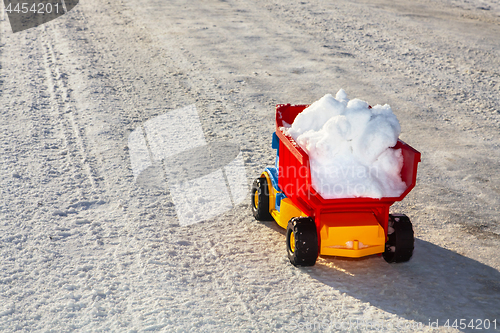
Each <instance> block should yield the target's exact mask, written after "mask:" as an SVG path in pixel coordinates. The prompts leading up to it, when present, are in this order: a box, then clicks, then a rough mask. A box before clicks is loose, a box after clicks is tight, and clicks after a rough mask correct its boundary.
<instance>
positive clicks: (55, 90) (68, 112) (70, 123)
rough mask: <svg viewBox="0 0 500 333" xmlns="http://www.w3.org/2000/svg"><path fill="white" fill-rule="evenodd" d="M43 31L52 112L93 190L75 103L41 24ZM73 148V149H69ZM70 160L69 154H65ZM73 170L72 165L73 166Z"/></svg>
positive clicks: (91, 169) (94, 180) (91, 170)
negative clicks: (76, 120)
mask: <svg viewBox="0 0 500 333" xmlns="http://www.w3.org/2000/svg"><path fill="white" fill-rule="evenodd" d="M42 28H43V33H42V34H41V35H40V36H41V38H40V44H41V46H42V51H43V55H42V57H43V61H44V67H45V73H46V82H47V85H48V90H49V93H50V103H51V108H52V111H53V114H54V117H56V118H57V119H58V121H59V127H60V130H61V131H62V132H64V136H63V137H64V141H65V147H66V148H68V149H70V148H71V147H70V143H69V142H70V141H73V140H74V141H76V147H77V154H78V155H80V161H81V162H80V163H81V164H82V165H83V168H84V170H85V173H86V175H87V179H88V181H89V182H90V185H91V186H92V188H93V191H95V190H96V188H97V187H99V181H98V175H97V170H96V169H95V168H94V167H93V166H92V164H91V163H90V160H91V158H90V156H89V153H88V148H87V147H88V144H87V143H86V142H85V138H84V136H83V135H82V134H81V130H80V128H79V125H78V124H77V123H76V122H75V117H74V114H73V109H74V108H75V105H74V104H73V105H70V93H69V91H68V88H67V85H66V82H65V81H64V80H63V75H62V73H61V68H60V65H59V64H58V63H59V59H58V58H57V57H56V55H55V52H54V44H53V42H52V41H51V37H50V34H51V33H50V32H49V29H48V28H47V26H46V25H43V26H42ZM63 61H64V60H63ZM70 150H73V149H70ZM66 156H67V157H68V159H69V160H70V161H69V162H72V161H71V157H70V155H66ZM73 170H74V167H73Z"/></svg>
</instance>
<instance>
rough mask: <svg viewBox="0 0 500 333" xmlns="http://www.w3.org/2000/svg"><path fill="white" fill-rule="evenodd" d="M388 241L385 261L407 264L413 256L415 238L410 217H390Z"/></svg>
mask: <svg viewBox="0 0 500 333" xmlns="http://www.w3.org/2000/svg"><path fill="white" fill-rule="evenodd" d="M387 236H388V240H387V243H386V244H385V252H384V253H383V256H384V259H385V261H387V262H389V263H393V262H405V261H408V260H410V258H411V256H412V255H413V248H414V244H415V237H414V233H413V227H412V225H411V221H410V219H409V218H408V216H406V215H403V214H395V215H389V227H388V231H387Z"/></svg>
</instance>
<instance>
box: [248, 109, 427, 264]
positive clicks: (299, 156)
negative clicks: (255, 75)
mask: <svg viewBox="0 0 500 333" xmlns="http://www.w3.org/2000/svg"><path fill="white" fill-rule="evenodd" d="M307 106H308V105H290V104H280V105H277V106H276V132H275V133H274V134H273V140H272V147H273V148H274V149H276V150H277V156H276V163H275V166H274V167H268V168H266V169H265V170H264V172H263V173H262V174H261V176H260V177H259V178H257V179H256V180H255V181H254V182H253V185H252V192H251V200H252V202H251V207H252V211H253V215H254V217H255V218H256V219H257V220H261V221H266V220H273V219H274V220H275V221H276V223H278V225H280V226H281V227H283V228H285V229H286V249H287V253H288V258H289V259H290V262H291V263H292V264H293V265H295V266H312V265H314V264H315V263H316V259H317V257H318V255H327V256H342V257H351V258H359V257H364V256H369V255H374V254H382V256H383V257H384V259H385V260H386V261H387V262H390V263H393V262H405V261H408V260H410V258H411V256H412V254H413V248H414V234H413V228H412V224H411V221H410V219H409V218H408V217H407V216H406V215H403V214H389V208H390V206H391V205H392V204H393V203H394V202H396V201H401V200H403V198H404V197H405V196H406V195H407V194H408V193H409V192H410V191H411V190H412V189H413V187H414V186H415V181H416V177H417V166H418V163H419V162H420V153H419V152H418V151H416V150H415V149H413V148H412V147H410V146H409V145H408V144H406V143H404V142H403V141H401V140H398V142H397V144H396V145H395V146H394V147H393V148H392V149H401V151H402V155H403V167H402V169H401V179H402V180H403V182H404V183H405V184H406V186H407V187H406V190H405V191H404V192H403V193H402V194H401V195H400V196H399V197H382V198H381V199H374V198H367V197H358V198H338V199H337V198H336V199H324V198H323V197H322V196H321V195H320V194H319V193H318V192H317V191H316V190H315V189H314V188H313V186H312V185H311V168H310V164H309V156H308V155H307V153H306V152H305V151H304V150H303V149H302V148H301V147H300V146H299V145H298V144H297V143H296V142H295V141H294V139H293V138H292V137H291V136H289V135H288V134H286V131H285V129H284V128H285V126H289V124H292V123H293V121H294V119H295V117H296V116H297V115H298V114H299V113H300V112H302V111H303V110H304V109H305V108H306V107H307Z"/></svg>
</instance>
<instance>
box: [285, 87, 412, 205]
mask: <svg viewBox="0 0 500 333" xmlns="http://www.w3.org/2000/svg"><path fill="white" fill-rule="evenodd" d="M400 132H401V127H400V125H399V121H398V119H397V118H396V116H395V115H394V113H393V112H392V110H391V107H390V106H389V105H387V104H386V105H383V106H382V105H376V106H374V107H373V108H370V106H369V105H368V103H366V102H365V101H362V100H359V99H353V100H348V99H347V95H346V93H345V91H344V90H343V89H341V90H339V92H338V93H337V95H336V97H335V98H334V97H333V96H332V95H330V94H327V95H325V96H323V97H322V98H321V99H320V100H318V101H316V102H314V103H313V104H311V105H310V106H309V107H308V108H306V109H305V110H304V111H302V112H301V113H300V114H299V115H298V116H297V117H296V118H295V121H294V122H293V124H292V126H291V127H290V128H289V129H288V133H289V134H290V135H291V136H292V137H293V139H294V140H295V141H296V142H297V143H298V144H299V145H300V147H302V149H304V150H305V151H306V152H307V154H308V155H309V158H310V165H311V181H312V186H313V187H314V189H315V190H316V191H318V192H319V193H320V194H321V196H322V197H323V198H325V199H333V198H353V197H371V198H381V197H397V196H399V195H401V194H402V193H403V192H404V190H405V189H406V184H405V183H404V182H403V181H402V180H401V167H402V166H403V156H402V154H401V149H392V148H391V147H393V146H394V145H395V144H396V143H397V140H398V137H399V134H400Z"/></svg>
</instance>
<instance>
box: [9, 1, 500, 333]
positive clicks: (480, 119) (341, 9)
mask: <svg viewBox="0 0 500 333" xmlns="http://www.w3.org/2000/svg"><path fill="white" fill-rule="evenodd" d="M0 19H1V21H0V66H1V67H0V68H1V72H0V117H1V119H0V137H1V140H0V160H1V162H0V189H1V196H0V254H1V255H0V330H1V331H5V332H14V331H20V332H69V331H82V332H86V331H96V332H97V331H99V332H100V331H112V332H144V331H159V332H204V331H208V332H240V331H248V332H252V331H257V332H259V331H260V332H271V331H290V332H296V331H321V332H323V331H326V332H328V331H339V330H340V331H355V332H357V331H362V332H364V331H377V330H379V331H380V330H382V331H388V332H401V331H419V332H420V331H432V332H437V331H454V330H455V329H453V328H445V327H443V324H445V323H446V320H447V319H449V320H450V321H449V325H450V326H451V325H452V324H453V322H454V321H455V319H457V320H458V321H457V322H456V323H455V324H456V325H458V326H460V319H464V320H463V321H462V323H466V326H467V327H466V328H465V329H464V331H471V332H473V331H476V330H475V329H472V328H471V327H470V326H468V325H469V324H470V323H471V322H470V321H471V320H474V321H473V324H474V326H475V328H483V331H484V323H485V322H484V321H485V320H489V323H490V330H492V331H495V330H494V329H493V325H494V320H496V324H497V328H496V331H500V310H499V309H500V272H499V270H500V257H499V256H498V251H499V249H500V225H499V215H498V208H497V207H498V206H499V201H500V200H499V196H500V177H499V175H498V170H499V166H498V165H499V161H500V139H499V126H500V70H499V68H500V42H499V38H498V37H499V36H500V4H499V2H498V1H494V0H489V1H482V0H444V1H437V0H415V1H411V2H410V1H400V0H397V1H394V0H391V1H389V0H370V1H368V0H354V1H351V0H340V1H324V0H286V1H285V0H254V1H251V2H250V1H242V0H224V1H219V0H204V1H181V0H172V1H168V2H167V1H155V0H144V1H132V0H123V1H119V2H114V1H110V2H107V1H104V2H102V1H97V0H81V1H80V3H79V4H78V5H77V7H76V8H75V9H73V10H72V11H71V12H69V13H68V14H67V15H64V16H63V17H61V18H59V19H57V20H55V21H52V22H49V23H47V24H45V25H43V26H40V27H37V28H33V29H30V30H26V31H22V32H19V33H16V34H12V32H11V30H10V26H9V23H8V20H7V17H6V15H5V13H4V12H1V13H0ZM340 88H344V89H345V90H346V91H348V92H349V94H350V95H351V96H356V97H359V98H361V99H363V100H366V101H370V103H372V104H382V105H383V104H385V103H388V104H390V105H391V107H392V109H393V111H394V113H395V114H396V115H397V117H398V119H399V121H400V123H401V128H402V133H401V139H402V140H404V141H406V142H408V143H409V144H410V145H412V146H413V147H415V148H416V149H418V150H419V151H420V152H421V153H422V162H421V163H420V166H419V174H418V181H417V186H416V187H415V189H414V190H413V191H412V192H411V193H410V194H409V195H408V196H407V197H406V198H405V200H404V201H403V202H401V203H397V204H396V205H394V207H393V211H394V212H401V213H405V214H407V215H409V216H410V218H411V219H412V221H413V223H414V229H415V233H416V236H417V241H416V244H415V253H414V257H413V258H412V260H411V261H410V262H408V263H405V264H399V265H389V264H387V263H385V262H384V260H383V259H382V258H380V257H377V256H374V257H368V258H363V259H357V260H352V259H342V258H329V257H322V258H319V259H318V262H317V264H316V266H314V267H311V268H296V267H293V266H292V265H290V263H289V262H288V259H287V257H286V252H285V245H284V238H285V237H284V234H283V231H282V230H281V229H280V228H279V227H277V226H276V225H275V224H274V223H270V222H269V223H259V222H256V221H255V220H254V219H253V217H252V216H251V212H250V207H249V205H248V200H246V201H244V203H242V204H237V202H235V200H234V199H232V201H231V203H233V204H236V207H235V208H231V209H229V210H227V211H225V212H224V213H222V214H221V215H218V216H217V217H212V218H210V219H208V220H207V221H204V222H200V223H194V224H191V225H187V226H185V225H182V224H181V223H180V221H179V219H178V218H177V215H176V206H175V204H174V200H173V195H172V193H171V190H170V189H169V188H171V186H170V185H171V184H170V183H169V181H168V180H166V179H165V176H164V172H162V171H161V170H162V169H161V168H160V167H157V166H153V167H151V168H149V169H147V173H146V174H144V176H143V178H144V179H143V180H142V181H141V182H137V181H136V180H137V179H136V178H135V177H134V171H133V167H132V164H131V163H132V162H131V155H130V152H129V141H128V140H129V136H130V134H131V133H133V131H134V130H136V129H137V128H145V125H144V124H145V123H146V122H147V121H149V120H152V119H158V118H157V117H159V116H162V115H164V114H166V113H168V112H173V111H175V110H178V109H180V108H183V107H187V106H190V105H195V106H196V110H197V112H198V116H199V121H200V124H201V127H202V131H203V133H202V134H203V138H204V140H205V142H207V143H208V144H210V143H212V142H214V143H216V142H229V143H231V144H233V146H236V147H239V150H240V151H241V153H242V159H243V161H244V165H245V174H246V176H247V180H248V184H250V182H251V180H252V179H253V178H254V177H256V176H258V174H259V173H260V172H261V171H262V170H263V168H264V167H266V166H267V165H271V164H272V163H273V160H274V155H273V154H274V151H273V150H272V149H271V145H270V143H271V142H270V140H271V134H272V132H273V130H274V105H275V104H276V103H301V104H304V103H311V102H313V101H315V100H317V99H319V98H320V97H321V96H323V95H324V94H325V93H327V92H331V91H337V90H338V89H340ZM198 134H199V133H198ZM212 147H218V146H216V145H215V144H214V145H212ZM226 177H227V175H226ZM214 186H220V185H219V184H218V183H214ZM186 190H188V189H186ZM436 320H439V322H438V324H439V328H434V327H430V324H433V325H434V324H435V323H436ZM481 321H482V322H481ZM319 323H322V324H321V325H319ZM349 323H351V325H352V326H351V327H349ZM356 325H357V326H356ZM381 325H382V326H381ZM434 326H435V325H434Z"/></svg>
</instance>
